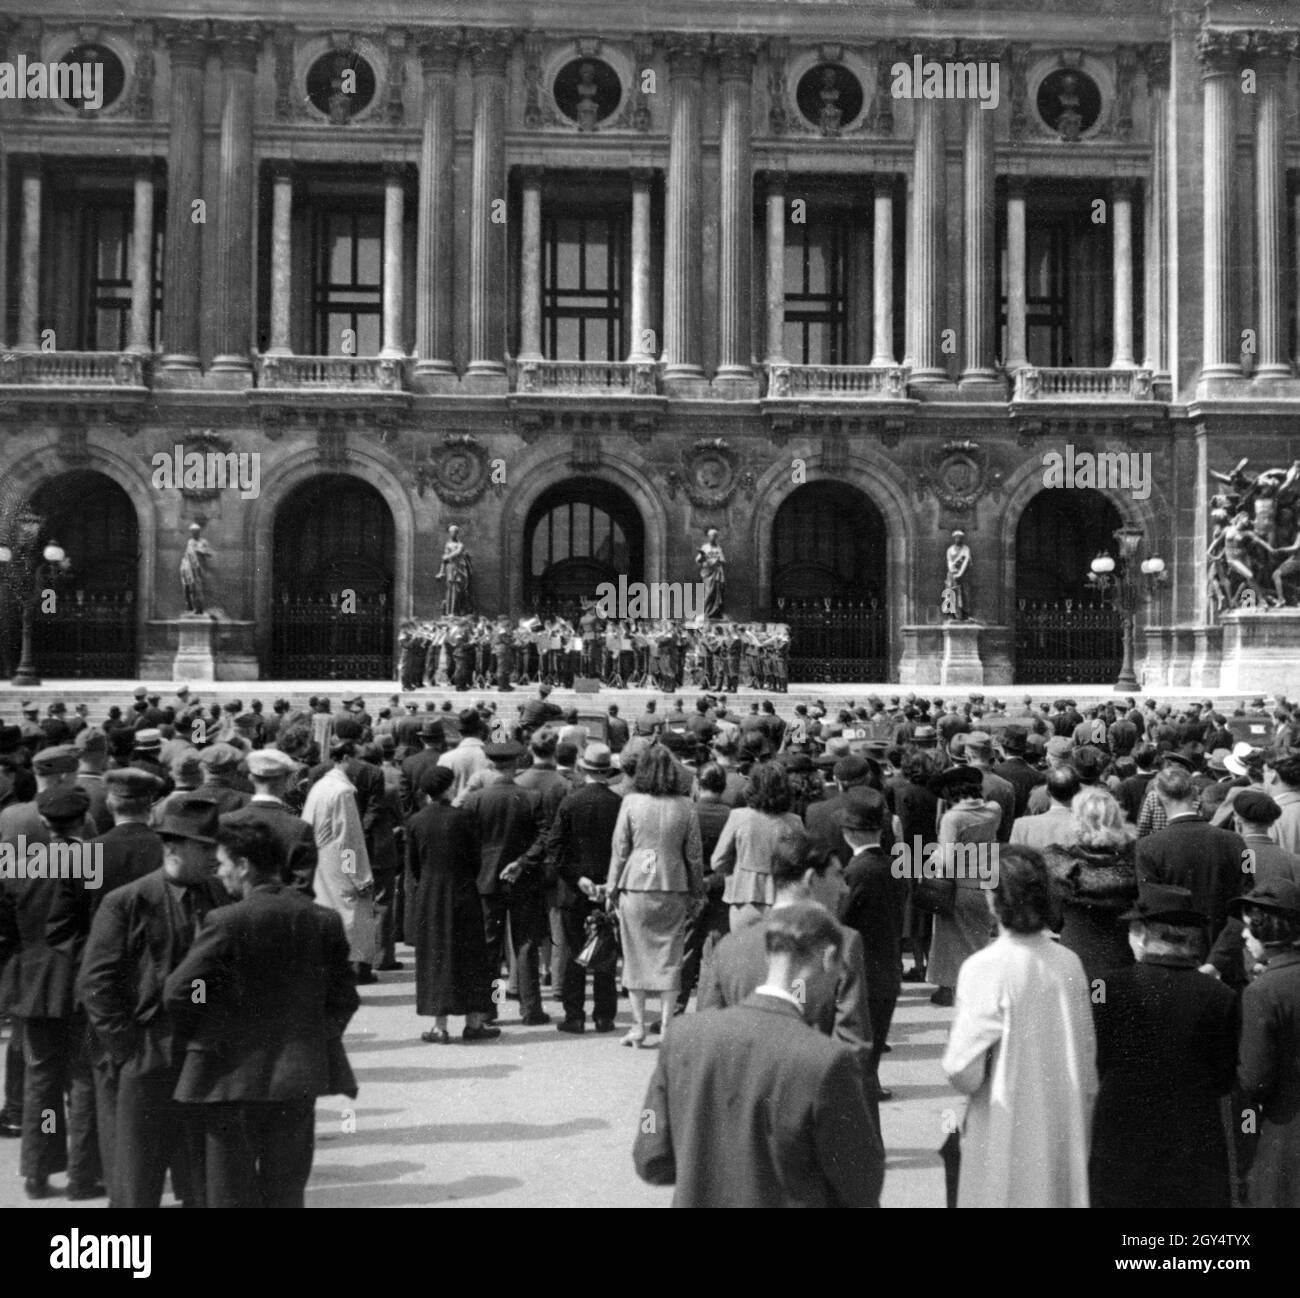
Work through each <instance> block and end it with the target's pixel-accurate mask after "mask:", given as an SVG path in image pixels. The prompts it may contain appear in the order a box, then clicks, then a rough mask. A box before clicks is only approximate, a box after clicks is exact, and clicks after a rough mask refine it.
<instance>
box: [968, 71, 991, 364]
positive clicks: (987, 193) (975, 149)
mask: <svg viewBox="0 0 1300 1298" xmlns="http://www.w3.org/2000/svg"><path fill="white" fill-rule="evenodd" d="M962 53H963V55H967V54H968V53H969V54H979V55H982V56H984V57H989V56H988V55H987V54H986V53H985V52H984V51H983V50H980V51H966V50H963V51H962ZM992 57H996V53H994V54H993V55H992ZM965 115H966V121H965V128H966V140H965V152H964V155H963V159H962V180H963V191H964V192H963V196H962V210H963V240H962V247H963V256H964V260H965V262H966V265H965V268H964V269H965V291H964V294H963V297H962V303H963V307H964V310H963V312H962V331H961V332H962V338H961V343H962V369H961V381H962V383H963V384H971V383H994V382H996V379H997V376H996V374H995V373H994V370H993V356H994V352H995V344H994V332H995V330H994V320H995V317H994V299H993V294H994V288H993V285H994V277H993V271H994V266H993V182H994V165H995V164H994V155H993V118H994V114H993V113H992V112H991V111H989V110H986V109H985V108H984V107H983V106H982V103H981V101H980V100H978V99H971V100H968V101H967V102H966V105H965Z"/></svg>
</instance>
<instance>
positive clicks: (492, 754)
mask: <svg viewBox="0 0 1300 1298" xmlns="http://www.w3.org/2000/svg"><path fill="white" fill-rule="evenodd" d="M523 755H524V746H523V744H520V743H517V742H515V740H513V739H510V740H507V741H506V742H505V743H504V744H484V745H483V756H484V757H486V758H487V759H488V761H489V762H517V761H518V760H519V759H520V758H521V757H522V756H523Z"/></svg>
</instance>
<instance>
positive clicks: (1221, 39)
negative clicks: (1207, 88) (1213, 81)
mask: <svg viewBox="0 0 1300 1298" xmlns="http://www.w3.org/2000/svg"><path fill="white" fill-rule="evenodd" d="M1246 36H1247V33H1246V32H1242V31H1234V32H1226V31H1223V30H1221V29H1220V28H1218V27H1202V28H1201V30H1200V31H1199V32H1197V34H1196V57H1197V59H1198V60H1199V61H1200V64H1201V76H1202V77H1206V78H1208V77H1221V76H1231V75H1232V74H1233V73H1235V72H1236V71H1237V69H1238V68H1239V67H1240V66H1241V57H1242V54H1243V53H1244V52H1245V50H1246V48H1247V46H1248V44H1249V42H1248V41H1247V39H1246Z"/></svg>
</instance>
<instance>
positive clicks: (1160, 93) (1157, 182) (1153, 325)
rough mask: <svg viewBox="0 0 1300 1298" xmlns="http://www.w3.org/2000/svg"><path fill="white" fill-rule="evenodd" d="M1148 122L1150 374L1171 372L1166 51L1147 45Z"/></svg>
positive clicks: (1145, 252) (1145, 231)
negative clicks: (1149, 160)
mask: <svg viewBox="0 0 1300 1298" xmlns="http://www.w3.org/2000/svg"><path fill="white" fill-rule="evenodd" d="M1144 63H1145V66H1146V74H1147V91H1148V95H1149V104H1150V113H1149V119H1150V123H1151V128H1150V129H1151V174H1150V176H1149V177H1148V178H1147V184H1146V195H1145V204H1144V208H1143V221H1142V237H1143V258H1142V260H1143V272H1144V274H1145V292H1144V293H1143V303H1144V306H1145V311H1146V326H1145V328H1144V329H1143V335H1144V337H1143V342H1144V344H1145V347H1146V360H1145V361H1144V368H1146V369H1149V370H1150V371H1151V373H1152V374H1167V373H1168V371H1169V350H1168V345H1167V336H1168V331H1169V297H1168V293H1169V286H1168V282H1167V278H1168V264H1169V252H1168V247H1169V243H1168V232H1167V230H1166V228H1165V222H1166V221H1167V219H1168V215H1169V47H1168V46H1167V45H1152V46H1148V47H1147V49H1146V51H1145V54H1144Z"/></svg>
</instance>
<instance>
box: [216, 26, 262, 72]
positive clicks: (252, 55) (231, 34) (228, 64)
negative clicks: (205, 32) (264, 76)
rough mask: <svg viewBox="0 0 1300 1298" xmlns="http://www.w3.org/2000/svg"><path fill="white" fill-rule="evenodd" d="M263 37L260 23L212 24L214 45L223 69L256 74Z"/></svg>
mask: <svg viewBox="0 0 1300 1298" xmlns="http://www.w3.org/2000/svg"><path fill="white" fill-rule="evenodd" d="M262 36H263V32H262V27H261V24H260V23H236V22H224V21H218V22H214V23H213V24H212V45H213V47H214V48H215V49H216V51H217V53H218V54H219V55H220V56H221V66H222V67H223V68H237V69H239V68H242V69H243V70H245V71H248V72H255V71H256V70H257V55H258V51H259V50H260V49H261V47H262Z"/></svg>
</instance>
